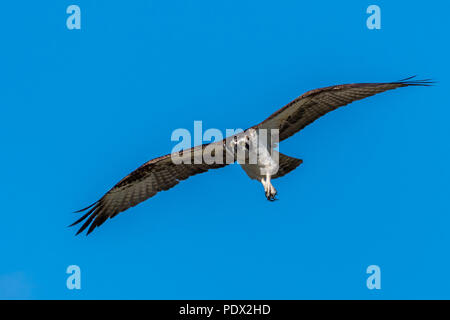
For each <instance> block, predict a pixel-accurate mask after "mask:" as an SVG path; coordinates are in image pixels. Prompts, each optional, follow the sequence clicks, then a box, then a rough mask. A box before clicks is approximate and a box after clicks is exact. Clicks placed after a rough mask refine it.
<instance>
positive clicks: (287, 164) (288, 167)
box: [272, 150, 303, 179]
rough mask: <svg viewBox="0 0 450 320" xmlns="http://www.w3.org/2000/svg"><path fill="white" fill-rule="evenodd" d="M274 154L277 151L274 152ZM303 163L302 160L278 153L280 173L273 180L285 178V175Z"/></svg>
mask: <svg viewBox="0 0 450 320" xmlns="http://www.w3.org/2000/svg"><path fill="white" fill-rule="evenodd" d="M273 152H277V151H275V150H274V151H273ZM302 162H303V160H302V159H297V158H293V157H289V156H287V155H285V154H282V153H281V152H278V171H277V173H276V174H275V175H273V176H272V179H276V178H279V177H282V176H284V175H285V174H288V173H289V172H291V171H292V170H294V169H295V168H297V167H298V166H299V165H300V164H302Z"/></svg>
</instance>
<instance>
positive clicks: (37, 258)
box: [0, 0, 450, 299]
mask: <svg viewBox="0 0 450 320" xmlns="http://www.w3.org/2000/svg"><path fill="white" fill-rule="evenodd" d="M70 4H77V5H79V6H80V8H81V19H82V22H81V24H82V27H81V30H72V31H71V30H68V29H67V28H66V18H67V16H68V15H67V14H66V8H67V6H68V5H70ZM370 4H377V5H379V6H380V7H381V14H382V17H381V18H382V29H381V30H368V29H367V27H366V19H367V17H368V14H366V8H367V7H368V6H369V5H370ZM449 11H450V5H449V4H448V2H444V1H426V2H423V1H344V2H343V1H308V2H304V1H283V2H281V3H279V2H273V1H261V0H258V1H245V2H242V1H168V2H167V1H158V2H157V1H134V2H125V1H120V2H119V1H81V0H80V1H70V2H69V1H45V2H39V3H37V2H28V1H15V2H8V3H3V4H2V9H1V12H0V30H1V32H0V40H1V46H2V49H1V50H0V70H1V73H0V92H1V94H0V122H1V126H0V133H1V138H2V139H1V140H2V153H1V155H2V156H1V160H0V167H1V169H0V170H1V179H2V182H1V184H0V191H1V192H0V197H1V199H0V200H1V203H2V205H1V215H0V219H1V222H0V254H1V256H0V297H1V298H37V299H55V298H56V299H80V298H85V299H94V298H104V299H107V298H125V299H144V298H149V299H200V298H201V299H208V298H211V299H228V298H235V299H301V298H306V299H310V298H326V299H329V298H340V299H347V298H358V299H380V298H384V299H392V298H414V299H415V298H450V294H449V292H450V291H449V287H450V279H449V277H448V271H449V269H450V257H449V245H450V231H449V230H450V210H449V209H450V208H449V207H450V206H449V201H448V200H449V191H450V190H449V189H450V188H449V178H450V174H449V169H448V166H449V162H450V152H449V137H450V129H449V125H448V123H449V120H448V119H449V116H450V106H449V86H448V81H447V77H448V74H449V71H450V70H449V64H448V57H449V45H448V40H447V39H448V31H449V28H448V22H447V19H448V13H449ZM413 74H418V75H420V77H425V78H426V77H432V78H434V79H436V80H438V81H439V84H438V86H435V87H432V88H404V89H399V90H395V91H391V92H388V93H384V94H381V95H379V96H375V97H372V98H369V99H367V100H363V101H359V102H357V103H354V104H352V105H351V106H349V107H346V108H343V109H340V110H338V111H336V112H333V113H331V114H328V115H327V116H326V117H324V118H322V119H321V120H319V121H317V122H315V123H314V124H313V125H311V126H309V127H307V128H306V129H305V130H304V131H302V132H301V133H300V134H298V135H296V136H294V137H292V138H290V139H289V140H287V141H285V142H284V143H282V145H281V148H280V150H281V151H282V152H283V153H286V154H288V155H291V156H294V157H298V158H302V159H303V160H304V164H303V165H302V166H300V167H299V168H298V169H297V170H296V171H294V172H293V173H291V174H290V175H288V176H286V177H284V178H281V179H278V180H276V181H275V186H276V188H277V189H278V191H279V198H280V200H279V201H277V202H274V203H270V202H268V201H267V200H266V199H265V197H264V194H263V189H262V187H261V185H260V184H259V183H257V182H255V181H251V180H249V179H248V178H247V176H246V175H245V174H244V172H243V171H242V169H241V168H240V167H238V166H229V167H227V168H224V169H221V170H217V171H215V172H208V173H206V174H203V175H199V176H195V177H193V178H191V179H189V180H187V181H185V182H183V183H181V184H180V185H179V186H177V187H176V188H174V189H172V190H170V191H168V192H163V193H160V194H158V195H157V196H156V197H154V198H152V199H150V200H148V201H146V202H145V203H142V204H141V205H139V206H137V207H135V208H133V209H130V210H128V211H127V212H125V213H122V214H120V215H118V216H117V217H116V218H114V219H113V220H108V221H107V222H106V223H105V224H104V225H103V226H102V227H101V228H99V229H96V230H95V232H94V233H92V234H91V235H90V236H89V237H85V236H84V235H81V236H78V237H75V236H74V234H75V231H76V229H74V228H67V225H69V224H70V223H71V222H73V221H74V219H76V218H77V217H79V215H77V214H74V213H72V212H73V211H74V210H77V209H80V208H82V207H84V206H86V205H88V204H90V203H92V202H93V201H95V200H97V199H98V198H99V197H101V196H102V195H103V193H104V192H106V191H107V190H108V189H109V188H110V187H111V186H113V185H114V184H115V183H116V182H117V181H118V180H120V179H121V178H122V177H123V176H125V175H126V174H128V173H129V172H130V171H131V170H133V169H135V168H136V167H138V166H139V165H141V164H142V163H144V162H145V161H147V160H149V159H151V158H153V157H156V156H160V155H163V154H166V153H168V152H170V150H171V149H172V147H173V146H174V145H175V143H174V142H171V141H170V135H171V133H172V131H173V130H174V129H176V128H187V129H192V127H193V121H194V120H202V121H203V127H204V128H205V129H207V128H218V129H221V130H225V129H226V128H237V127H242V128H246V127H249V126H251V125H253V124H255V123H257V122H259V121H261V120H263V119H265V118H266V117H267V116H268V115H270V114H271V113H272V112H274V111H275V110H276V109H278V108H280V107H282V106H283V105H284V104H286V103H287V102H289V101H290V100H292V99H294V98H295V97H297V96H298V95H300V94H302V93H303V92H305V91H307V90H310V89H313V88H317V87H322V86H327V85H333V84H340V83H349V82H350V83H351V82H377V81H393V80H398V79H400V78H404V77H407V76H409V75H413ZM72 264H75V265H78V266H80V268H81V273H82V279H81V285H82V289H81V290H79V291H77V290H72V291H71V290H68V289H67V288H66V278H67V276H68V275H67V274H66V273H65V271H66V268H67V266H69V265H72ZM372 264H376V265H379V266H380V267H381V273H382V275H381V286H382V289H381V290H378V291H377V290H373V291H371V290H368V289H367V287H366V278H367V276H368V275H367V274H366V268H367V266H369V265H372Z"/></svg>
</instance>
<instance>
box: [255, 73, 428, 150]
mask: <svg viewBox="0 0 450 320" xmlns="http://www.w3.org/2000/svg"><path fill="white" fill-rule="evenodd" d="M412 78H414V77H410V78H407V79H403V80H399V81H395V82H383V83H352V84H343V85H337V86H331V87H326V88H319V89H315V90H311V91H308V92H306V93H304V94H303V95H301V96H300V97H298V98H297V99H295V100H293V101H292V102H290V103H288V104H287V105H286V106H284V107H283V108H281V109H279V110H278V111H276V112H275V113H274V114H272V115H271V116H270V117H269V118H267V119H266V120H264V121H263V122H262V123H260V124H258V125H256V126H255V128H257V129H267V130H268V129H279V141H282V140H284V139H287V138H289V137H290V136H292V135H293V134H295V133H296V132H298V131H300V130H301V129H303V128H304V127H306V126H307V125H308V124H310V123H312V122H314V121H315V120H317V119H319V118H320V117H321V116H323V115H325V114H326V113H328V112H330V111H333V110H335V109H337V108H339V107H342V106H345V105H347V104H349V103H352V102H353V101H356V100H360V99H364V98H367V97H370V96H373V95H375V94H377V93H381V92H384V91H387V90H392V89H396V88H401V87H408V86H429V85H431V84H433V82H432V81H430V80H429V79H426V80H413V79H412Z"/></svg>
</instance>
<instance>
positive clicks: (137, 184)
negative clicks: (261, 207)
mask: <svg viewBox="0 0 450 320" xmlns="http://www.w3.org/2000/svg"><path fill="white" fill-rule="evenodd" d="M223 143H224V141H220V142H216V144H219V145H223ZM207 146H213V144H209V145H206V144H205V145H202V146H198V147H195V148H191V149H188V150H184V151H183V152H180V153H179V155H181V158H182V159H186V158H190V164H188V163H185V162H184V163H180V164H175V163H174V162H173V161H172V158H171V155H170V154H168V155H165V156H162V157H159V158H155V159H153V160H150V161H148V162H147V163H145V164H143V165H142V166H141V167H139V168H138V169H136V170H135V171H133V172H132V173H130V174H129V175H128V176H126V177H125V178H123V179H122V180H121V181H119V182H118V183H117V184H116V185H115V186H114V187H113V188H112V189H111V190H109V191H108V192H107V193H106V194H105V195H104V196H103V197H102V198H101V199H100V200H98V201H96V202H95V203H93V204H92V205H90V206H89V207H87V208H84V209H82V210H79V211H77V212H82V211H86V210H87V212H86V213H85V214H84V215H83V216H82V217H81V218H80V219H78V220H77V221H75V222H74V223H73V224H72V225H71V226H74V225H76V224H78V223H80V222H82V221H84V223H83V225H82V226H81V228H80V229H79V230H78V232H77V234H79V233H80V232H82V231H83V230H85V229H86V228H87V227H88V226H89V229H88V231H87V234H89V233H91V232H92V231H93V230H94V229H95V228H96V227H98V226H100V225H101V224H103V222H105V221H106V219H108V218H113V217H114V216H116V215H117V214H118V213H120V212H122V211H125V210H127V209H129V208H131V207H134V206H135V205H137V204H139V203H141V202H143V201H145V200H147V199H148V198H150V197H153V196H154V195H155V194H156V193H158V192H160V191H165V190H168V189H170V188H172V187H174V186H175V185H177V184H178V182H179V181H181V180H185V179H187V178H189V177H190V176H193V175H196V174H198V173H202V172H206V171H208V170H209V169H216V168H221V167H224V166H226V165H227V163H226V161H225V160H226V159H225V154H224V159H223V161H222V164H219V163H212V164H207V163H205V162H206V161H201V164H196V162H197V161H195V158H196V157H202V152H200V153H197V152H196V151H199V150H202V151H203V150H204V148H205V147H207ZM222 150H224V149H222ZM212 155H214V153H212Z"/></svg>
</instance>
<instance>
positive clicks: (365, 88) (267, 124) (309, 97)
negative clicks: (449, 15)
mask: <svg viewBox="0 0 450 320" xmlns="http://www.w3.org/2000/svg"><path fill="white" fill-rule="evenodd" d="M414 78H415V76H414V77H409V78H406V79H403V80H399V81H395V82H384V83H353V84H343V85H336V86H330V87H325V88H319V89H315V90H311V91H308V92H306V93H304V94H303V95H301V96H300V97H298V98H297V99H295V100H293V101H291V102H290V103H288V104H287V105H285V106H284V107H282V108H281V109H279V110H278V111H276V112H275V113H273V114H272V115H271V116H270V117H268V118H267V119H266V120H264V121H263V122H261V123H259V124H257V125H255V126H253V127H251V128H249V129H247V130H244V131H243V132H240V133H237V134H235V135H233V136H231V137H228V138H226V139H223V140H222V141H217V142H213V143H210V144H203V145H199V146H195V147H193V148H190V149H186V150H182V151H180V152H177V153H172V154H168V155H165V156H162V157H158V158H155V159H152V160H150V161H148V162H146V163H144V164H143V165H142V166H140V167H139V168H138V169H136V170H135V171H133V172H131V173H130V174H129V175H128V176H126V177H124V178H123V179H122V180H120V181H119V182H118V183H117V184H116V185H115V186H114V187H112V188H111V189H110V190H109V191H108V192H107V193H105V195H103V197H101V199H99V200H98V201H96V202H94V203H93V204H91V205H90V206H88V207H86V208H84V209H82V210H79V211H76V212H83V211H86V212H85V213H84V215H83V216H82V217H81V218H79V219H78V220H77V221H75V222H74V223H73V224H72V225H70V226H74V225H76V224H78V223H81V222H83V225H82V226H81V228H80V229H79V230H78V232H77V235H78V234H79V233H81V232H82V231H83V230H85V229H86V228H88V227H89V229H88V231H87V234H89V233H91V232H92V231H93V230H94V229H95V228H96V227H98V226H100V225H102V224H103V223H104V222H105V221H106V220H107V219H108V218H113V217H115V216H116V215H117V214H118V213H120V212H122V211H125V210H127V209H129V208H131V207H134V206H135V205H137V204H139V203H141V202H143V201H145V200H147V199H148V198H151V197H153V196H154V195H155V194H157V193H158V192H160V191H165V190H168V189H170V188H172V187H174V186H175V185H177V184H178V183H179V181H181V180H185V179H187V178H189V177H190V176H193V175H196V174H198V173H202V172H206V171H208V170H210V169H218V168H222V167H224V166H226V165H228V164H230V163H234V162H236V161H237V162H238V163H239V164H241V166H242V168H243V169H244V171H245V172H246V173H247V175H248V176H249V177H250V178H251V179H255V180H257V181H260V182H261V184H262V185H263V187H264V192H265V196H266V198H267V199H268V200H271V201H273V200H275V196H276V194H277V191H276V189H275V188H274V186H273V185H272V183H271V180H273V179H276V178H279V177H282V176H284V175H285V174H287V173H289V172H291V171H292V170H294V169H295V168H297V167H298V166H299V165H300V164H301V163H302V162H303V161H302V160H301V159H297V158H293V157H289V156H287V155H284V154H282V153H279V152H278V151H276V150H274V148H275V147H276V146H277V145H278V142H281V141H283V140H285V139H287V138H289V137H290V136H292V135H293V134H295V133H297V132H299V131H300V130H302V129H303V128H304V127H306V126H307V125H308V124H310V123H312V122H314V121H315V120H317V119H318V118H320V117H321V116H323V115H325V114H326V113H328V112H330V111H333V110H335V109H337V108H339V107H342V106H345V105H347V104H349V103H352V102H353V101H356V100H361V99H364V98H367V97H370V96H373V95H375V94H377V93H381V92H384V91H387V90H392V89H396V88H401V87H409V86H430V85H432V84H433V83H434V82H432V81H431V80H430V79H425V80H414ZM264 130H269V131H271V130H273V131H276V132H277V134H278V141H275V142H271V141H270V139H268V138H267V135H266V137H264V138H263V139H261V136H262V132H263V131H264ZM207 149H209V150H211V149H213V150H223V152H222V153H221V154H219V153H217V152H216V153H215V152H214V151H213V152H210V153H209V158H210V159H209V160H211V158H212V157H213V156H214V157H215V158H214V159H215V160H217V157H218V158H219V159H220V160H223V161H207V160H208V159H207V157H206V158H205V154H206V153H205V151H206V150H207ZM255 150H256V151H255ZM240 152H241V153H240ZM239 153H240V154H241V155H243V159H241V160H244V161H239V159H238V157H237V156H236V154H239ZM254 155H256V156H257V157H256V162H255V161H254V162H251V161H248V160H249V159H250V158H251V157H252V156H254ZM174 156H177V157H178V159H179V160H180V161H181V162H180V161H178V162H176V161H173V159H174ZM227 157H231V161H225V160H226V159H228V160H229V159H230V158H227ZM199 159H200V161H198V160H199ZM246 160H247V161H246Z"/></svg>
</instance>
